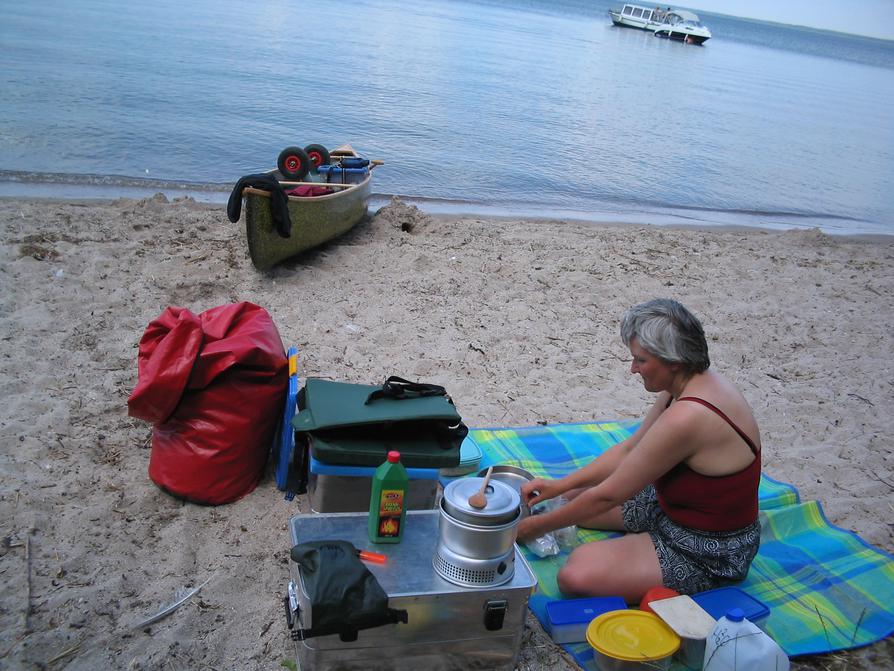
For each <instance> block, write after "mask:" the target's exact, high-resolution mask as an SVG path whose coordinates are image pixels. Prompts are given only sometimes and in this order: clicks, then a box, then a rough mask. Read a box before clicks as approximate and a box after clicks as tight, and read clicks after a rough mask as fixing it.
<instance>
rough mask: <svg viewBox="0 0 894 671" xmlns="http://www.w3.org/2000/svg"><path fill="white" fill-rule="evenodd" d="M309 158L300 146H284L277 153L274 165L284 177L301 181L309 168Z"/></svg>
mask: <svg viewBox="0 0 894 671" xmlns="http://www.w3.org/2000/svg"><path fill="white" fill-rule="evenodd" d="M310 165H311V163H310V158H308V156H307V152H305V151H304V150H303V149H302V148H301V147H286V148H285V149H283V150H282V151H281V152H280V153H279V158H278V159H277V160H276V167H277V168H279V172H280V173H281V174H282V176H283V177H285V178H286V179H292V180H295V181H301V180H302V179H304V177H305V176H306V175H307V171H308V170H310Z"/></svg>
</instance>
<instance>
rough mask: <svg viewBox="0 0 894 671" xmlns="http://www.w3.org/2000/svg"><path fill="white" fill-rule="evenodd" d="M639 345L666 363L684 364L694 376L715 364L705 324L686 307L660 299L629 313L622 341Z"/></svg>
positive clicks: (634, 307)
mask: <svg viewBox="0 0 894 671" xmlns="http://www.w3.org/2000/svg"><path fill="white" fill-rule="evenodd" d="M634 338H636V340H637V342H639V344H640V345H641V346H642V347H643V348H644V349H645V350H646V351H647V352H649V353H650V354H653V355H654V356H657V357H658V358H659V359H661V360H662V361H664V362H666V363H679V364H682V365H683V367H684V369H685V370H686V371H687V372H689V373H691V374H694V373H703V372H704V371H706V370H708V367H709V366H710V365H711V359H710V358H709V357H708V343H707V341H706V340H705V330H704V329H703V328H702V324H701V322H700V321H699V320H698V318H696V316H695V315H693V314H692V313H691V312H690V311H689V310H687V309H686V308H685V307H683V305H681V304H680V303H678V302H677V301H675V300H671V299H669V298H656V299H654V300H651V301H647V302H645V303H640V304H639V305H634V306H633V307H632V308H630V309H629V310H627V312H626V313H625V314H624V318H623V319H622V320H621V340H623V341H624V344H625V345H627V346H629V345H630V341H631V340H633V339H634Z"/></svg>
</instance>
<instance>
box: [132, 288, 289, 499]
mask: <svg viewBox="0 0 894 671" xmlns="http://www.w3.org/2000/svg"><path fill="white" fill-rule="evenodd" d="M138 371H139V382H138V383H137V386H136V388H135V389H134V390H133V393H132V394H131V395H130V398H128V399H127V407H128V414H130V415H131V416H133V417H138V418H140V419H144V420H146V421H147V422H151V423H152V424H153V425H154V426H153V429H152V453H151V455H150V457H149V477H150V478H152V481H153V482H155V484H157V485H158V486H159V487H161V488H162V489H165V490H166V491H168V492H170V493H172V494H174V495H175V496H179V497H182V498H185V499H188V500H190V501H195V502H197V503H208V504H212V505H217V504H220V503H229V502H230V501H235V500H236V499H238V498H240V497H242V496H245V495H246V494H248V493H249V492H251V491H252V490H253V489H254V488H255V486H256V485H257V484H258V482H259V481H260V479H261V476H262V475H263V472H264V465H265V463H266V459H267V454H268V453H269V451H270V445H271V443H272V441H273V435H274V432H275V431H276V428H277V423H278V422H279V417H280V415H281V413H282V406H283V402H284V397H285V393H286V390H287V383H288V361H287V359H286V354H285V351H284V349H283V345H282V340H281V339H280V337H279V332H278V331H277V330H276V326H275V325H274V324H273V320H272V319H271V318H270V315H269V314H268V313H267V311H266V310H264V309H263V308H261V307H259V306H257V305H254V304H252V303H235V304H231V305H221V306H219V307H216V308H212V309H210V310H207V311H205V312H203V313H201V314H200V315H198V316H196V315H195V314H193V313H192V312H190V311H189V310H187V309H186V308H181V307H169V308H167V309H166V310H165V311H164V312H163V313H162V314H161V315H160V316H159V317H158V318H157V319H155V320H153V321H152V322H150V324H149V326H148V327H147V328H146V332H145V333H144V334H143V338H142V339H141V340H140V351H139V363H138Z"/></svg>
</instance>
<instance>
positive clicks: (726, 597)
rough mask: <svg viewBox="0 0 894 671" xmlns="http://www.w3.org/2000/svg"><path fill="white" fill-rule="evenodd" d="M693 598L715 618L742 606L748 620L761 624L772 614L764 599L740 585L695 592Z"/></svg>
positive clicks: (717, 618)
mask: <svg viewBox="0 0 894 671" xmlns="http://www.w3.org/2000/svg"><path fill="white" fill-rule="evenodd" d="M692 600H693V601H695V602H696V603H697V604H698V605H699V606H701V607H702V608H704V609H705V610H706V611H708V614H709V615H710V616H711V617H713V618H714V619H715V620H719V619H720V618H721V617H723V616H724V615H726V614H727V612H728V611H730V610H732V609H733V608H740V609H741V610H742V613H743V614H744V615H745V618H746V619H747V620H749V621H751V622H754V623H755V624H756V625H758V626H761V624H762V623H763V622H764V621H765V620H766V619H767V616H768V615H769V614H770V609H769V608H768V607H767V605H766V604H765V603H764V602H763V601H759V600H758V599H755V598H754V597H753V596H751V595H750V594H746V593H745V592H743V591H742V590H740V589H739V588H738V587H721V588H719V589H712V590H709V591H707V592H700V593H699V594H693V595H692Z"/></svg>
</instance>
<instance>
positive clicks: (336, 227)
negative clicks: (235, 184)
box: [243, 177, 371, 270]
mask: <svg viewBox="0 0 894 671" xmlns="http://www.w3.org/2000/svg"><path fill="white" fill-rule="evenodd" d="M370 179H371V178H370V177H367V178H366V179H364V180H363V181H362V182H360V183H358V184H357V185H356V186H354V187H352V188H350V189H344V190H341V191H337V192H335V193H331V194H328V195H325V196H313V197H307V198H299V197H296V196H289V218H290V219H291V222H292V234H291V236H290V237H288V238H284V237H282V236H281V235H280V234H279V233H278V232H277V230H276V225H275V224H274V223H273V216H272V214H271V211H270V197H269V195H268V194H267V193H266V192H264V191H260V190H258V189H252V188H248V189H245V190H244V192H243V197H244V198H245V232H246V237H247V238H248V253H249V256H250V257H251V262H252V264H254V266H255V267H256V268H257V269H258V270H269V269H270V268H272V267H273V266H275V265H276V264H277V263H279V262H280V261H284V260H285V259H288V258H290V257H292V256H295V255H296V254H300V253H301V252H304V251H307V250H309V249H313V248H314V247H318V246H319V245H322V244H323V243H325V242H328V241H329V240H332V239H333V238H336V237H338V236H340V235H342V234H344V233H346V232H347V231H349V230H351V229H352V228H353V227H354V226H356V225H357V224H358V223H359V222H360V221H361V220H362V219H363V217H364V216H365V215H366V210H367V205H368V203H369V194H370Z"/></svg>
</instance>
